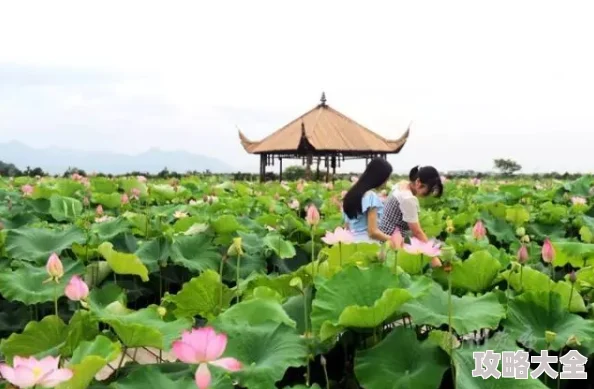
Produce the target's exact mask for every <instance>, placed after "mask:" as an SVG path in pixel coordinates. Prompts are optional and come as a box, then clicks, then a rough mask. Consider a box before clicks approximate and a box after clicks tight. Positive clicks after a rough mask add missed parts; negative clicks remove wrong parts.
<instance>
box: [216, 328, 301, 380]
mask: <svg viewBox="0 0 594 389" xmlns="http://www.w3.org/2000/svg"><path fill="white" fill-rule="evenodd" d="M233 319H234V318H230V319H229V320H225V319H224V318H222V319H221V320H219V319H217V320H216V321H215V322H214V323H213V326H214V327H215V328H216V329H217V331H218V332H224V333H226V334H227V337H228V343H227V349H226V350H225V353H224V356H229V357H234V358H237V359H238V360H239V361H240V362H241V363H242V364H243V366H244V367H243V369H242V370H241V371H239V372H237V373H233V377H234V378H236V379H237V380H238V382H239V385H240V386H242V387H246V388H248V389H259V388H274V387H275V383H276V382H277V381H279V380H280V379H282V378H283V376H284V375H285V371H286V370H287V369H288V368H290V367H299V366H302V365H304V364H305V360H306V355H307V348H306V345H305V341H304V339H302V338H301V337H300V336H299V335H298V334H297V332H296V331H295V329H294V328H291V327H289V326H287V325H285V324H279V323H274V322H266V323H261V324H258V325H253V326H247V325H246V323H245V321H240V322H239V323H237V322H235V321H234V320H233Z"/></svg>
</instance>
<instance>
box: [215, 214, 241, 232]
mask: <svg viewBox="0 0 594 389" xmlns="http://www.w3.org/2000/svg"><path fill="white" fill-rule="evenodd" d="M210 225H211V226H212V228H213V230H214V231H215V232H216V233H217V234H219V235H226V234H233V233H234V232H237V231H239V230H242V229H243V226H242V225H241V224H239V222H238V221H237V218H236V217H235V216H233V215H222V216H219V217H218V218H216V219H215V220H213V221H212V222H211V224H210Z"/></svg>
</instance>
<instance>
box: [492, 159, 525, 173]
mask: <svg viewBox="0 0 594 389" xmlns="http://www.w3.org/2000/svg"><path fill="white" fill-rule="evenodd" d="M494 163H495V168H496V169H498V170H500V171H501V173H502V174H504V175H512V174H514V173H515V172H517V171H520V170H522V166H521V165H520V164H519V163H517V162H516V161H514V160H512V159H496V160H495V161H494Z"/></svg>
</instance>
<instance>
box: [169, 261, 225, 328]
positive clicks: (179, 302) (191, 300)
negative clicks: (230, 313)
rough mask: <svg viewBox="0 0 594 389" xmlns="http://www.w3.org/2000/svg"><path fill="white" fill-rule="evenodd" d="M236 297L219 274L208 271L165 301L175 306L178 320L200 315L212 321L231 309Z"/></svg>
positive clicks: (187, 283)
mask: <svg viewBox="0 0 594 389" xmlns="http://www.w3.org/2000/svg"><path fill="white" fill-rule="evenodd" d="M234 295H235V294H234V292H233V291H232V290H231V289H229V288H228V287H227V285H225V284H223V283H222V282H221V277H220V276H219V274H218V273H217V272H215V271H212V270H206V271H204V272H202V274H200V275H199V276H198V277H194V278H192V279H191V280H190V281H188V282H186V283H185V284H184V285H183V286H182V289H181V290H180V291H179V292H178V293H177V294H176V295H170V296H167V297H165V298H164V300H165V301H168V302H171V303H173V304H175V310H174V314H175V316H176V317H178V318H183V317H186V318H193V317H194V316H196V315H200V316H202V317H204V318H206V319H207V320H212V319H214V317H215V316H216V315H217V314H218V313H220V312H222V311H224V310H225V309H227V308H228V307H229V304H230V303H231V300H232V299H233V296H234Z"/></svg>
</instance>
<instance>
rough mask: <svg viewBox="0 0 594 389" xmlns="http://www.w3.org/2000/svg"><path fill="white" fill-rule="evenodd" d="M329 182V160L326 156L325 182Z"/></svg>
mask: <svg viewBox="0 0 594 389" xmlns="http://www.w3.org/2000/svg"><path fill="white" fill-rule="evenodd" d="M329 181H330V158H329V157H328V156H327V155H326V182H329Z"/></svg>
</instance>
